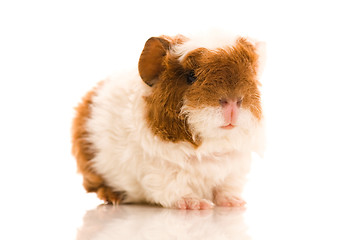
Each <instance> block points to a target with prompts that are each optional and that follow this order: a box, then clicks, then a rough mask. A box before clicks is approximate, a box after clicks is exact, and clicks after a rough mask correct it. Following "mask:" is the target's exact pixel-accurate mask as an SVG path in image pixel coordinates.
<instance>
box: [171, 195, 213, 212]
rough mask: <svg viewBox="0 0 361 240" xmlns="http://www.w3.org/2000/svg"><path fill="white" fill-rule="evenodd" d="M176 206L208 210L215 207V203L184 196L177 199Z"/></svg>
mask: <svg viewBox="0 0 361 240" xmlns="http://www.w3.org/2000/svg"><path fill="white" fill-rule="evenodd" d="M175 207H176V208H178V209H190V210H206V209H211V208H213V207H214V204H213V203H212V202H211V201H209V200H206V199H199V198H193V197H184V198H182V199H180V200H178V201H176V203H175Z"/></svg>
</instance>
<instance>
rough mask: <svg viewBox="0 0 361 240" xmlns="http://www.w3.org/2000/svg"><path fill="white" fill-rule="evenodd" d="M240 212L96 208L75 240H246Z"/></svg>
mask: <svg viewBox="0 0 361 240" xmlns="http://www.w3.org/2000/svg"><path fill="white" fill-rule="evenodd" d="M243 212H244V209H241V208H219V207H217V208H215V209H213V210H198V211H197V210H176V209H164V208H160V207H154V206H142V205H120V206H111V205H100V206H98V208H96V209H93V210H90V211H88V212H87V213H86V214H85V216H84V219H83V226H82V227H81V228H80V229H79V231H78V234H77V240H85V239H91V240H98V239H99V240H103V239H157V240H159V239H167V240H168V239H220V240H221V239H237V240H250V239H251V238H250V237H249V236H248V235H247V234H246V230H247V228H246V226H245V224H244V221H243Z"/></svg>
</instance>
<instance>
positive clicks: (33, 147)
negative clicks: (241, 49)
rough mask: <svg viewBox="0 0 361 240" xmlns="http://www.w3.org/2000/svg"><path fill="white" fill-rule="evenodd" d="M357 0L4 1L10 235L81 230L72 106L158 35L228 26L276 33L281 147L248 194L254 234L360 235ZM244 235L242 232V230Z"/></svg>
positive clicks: (273, 91)
mask: <svg viewBox="0 0 361 240" xmlns="http://www.w3.org/2000/svg"><path fill="white" fill-rule="evenodd" d="M359 9H360V7H359V5H357V1H315V0H310V1H266V0H264V1H229V0H223V1H176V2H173V1H144V2H141V1H89V0H88V1H77V0H72V1H37V0H35V1H16V0H13V1H1V2H0V183H1V191H0V194H1V197H0V219H1V221H2V222H1V231H0V238H1V239H74V238H75V236H76V231H77V228H79V227H80V226H82V218H83V216H84V214H85V212H86V210H89V209H90V210H91V209H95V208H96V206H97V205H98V204H100V203H101V202H100V201H99V200H97V199H96V197H95V196H94V195H93V194H85V191H84V190H83V189H82V186H81V177H80V176H79V175H77V174H76V165H75V160H74V159H73V158H72V156H71V154H70V148H71V145H70V126H71V120H72V117H73V114H74V111H73V108H74V106H76V105H77V103H78V102H79V101H80V99H81V97H82V96H83V95H84V94H85V93H86V92H87V91H88V90H89V89H91V87H92V86H94V84H95V83H96V82H98V81H99V80H101V79H103V78H104V77H106V76H107V75H109V74H111V73H113V72H116V71H120V70H121V69H124V68H128V67H134V66H136V65H137V60H138V57H139V55H140V52H141V50H142V48H143V45H144V43H145V41H146V40H147V39H148V38H149V37H151V36H158V35H162V34H166V35H175V34H178V33H181V34H183V35H187V33H189V32H190V33H192V32H197V31H201V30H204V29H207V28H213V27H216V28H219V29H227V30H229V31H232V32H237V33H239V34H240V35H244V36H251V37H254V38H258V39H261V40H263V41H265V42H266V43H267V49H268V50H267V51H268V53H267V54H268V59H267V65H266V69H265V72H264V74H263V78H262V82H263V89H262V91H263V94H264V95H263V96H264V98H263V100H264V106H265V113H266V116H267V129H268V130H267V135H268V147H267V152H266V154H265V157H264V158H263V159H259V158H256V159H255V161H254V165H253V169H252V172H251V174H250V176H249V177H250V181H249V184H248V186H247V189H246V192H245V197H246V200H247V202H248V209H247V210H246V212H245V213H244V219H245V220H244V221H245V225H246V226H247V227H248V229H249V230H248V233H249V235H250V236H251V238H252V239H254V240H258V239H317V240H318V239H348V240H351V239H361V230H360V229H361V207H360V205H361V163H360V162H361V154H360V148H361V138H360V136H361V127H360V122H361V114H360V112H361V110H360V109H361V108H360V104H361V96H360V91H361V88H360V86H361V84H360V82H361V74H360V57H359V56H360V54H361V47H360V43H361V34H360V23H361V17H360V12H359ZM234 239H237V238H234Z"/></svg>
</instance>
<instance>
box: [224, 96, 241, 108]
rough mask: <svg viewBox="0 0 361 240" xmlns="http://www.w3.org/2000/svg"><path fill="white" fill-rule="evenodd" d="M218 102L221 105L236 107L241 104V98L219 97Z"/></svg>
mask: <svg viewBox="0 0 361 240" xmlns="http://www.w3.org/2000/svg"><path fill="white" fill-rule="evenodd" d="M219 104H220V105H221V106H222V107H227V106H228V105H237V107H240V106H241V104H242V98H237V99H236V100H231V99H228V98H221V99H219Z"/></svg>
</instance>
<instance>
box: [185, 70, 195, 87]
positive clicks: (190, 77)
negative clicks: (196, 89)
mask: <svg viewBox="0 0 361 240" xmlns="http://www.w3.org/2000/svg"><path fill="white" fill-rule="evenodd" d="M196 80H197V78H196V76H195V75H194V71H191V72H189V73H188V75H187V83H188V84H192V83H194V82H195V81H196Z"/></svg>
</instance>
